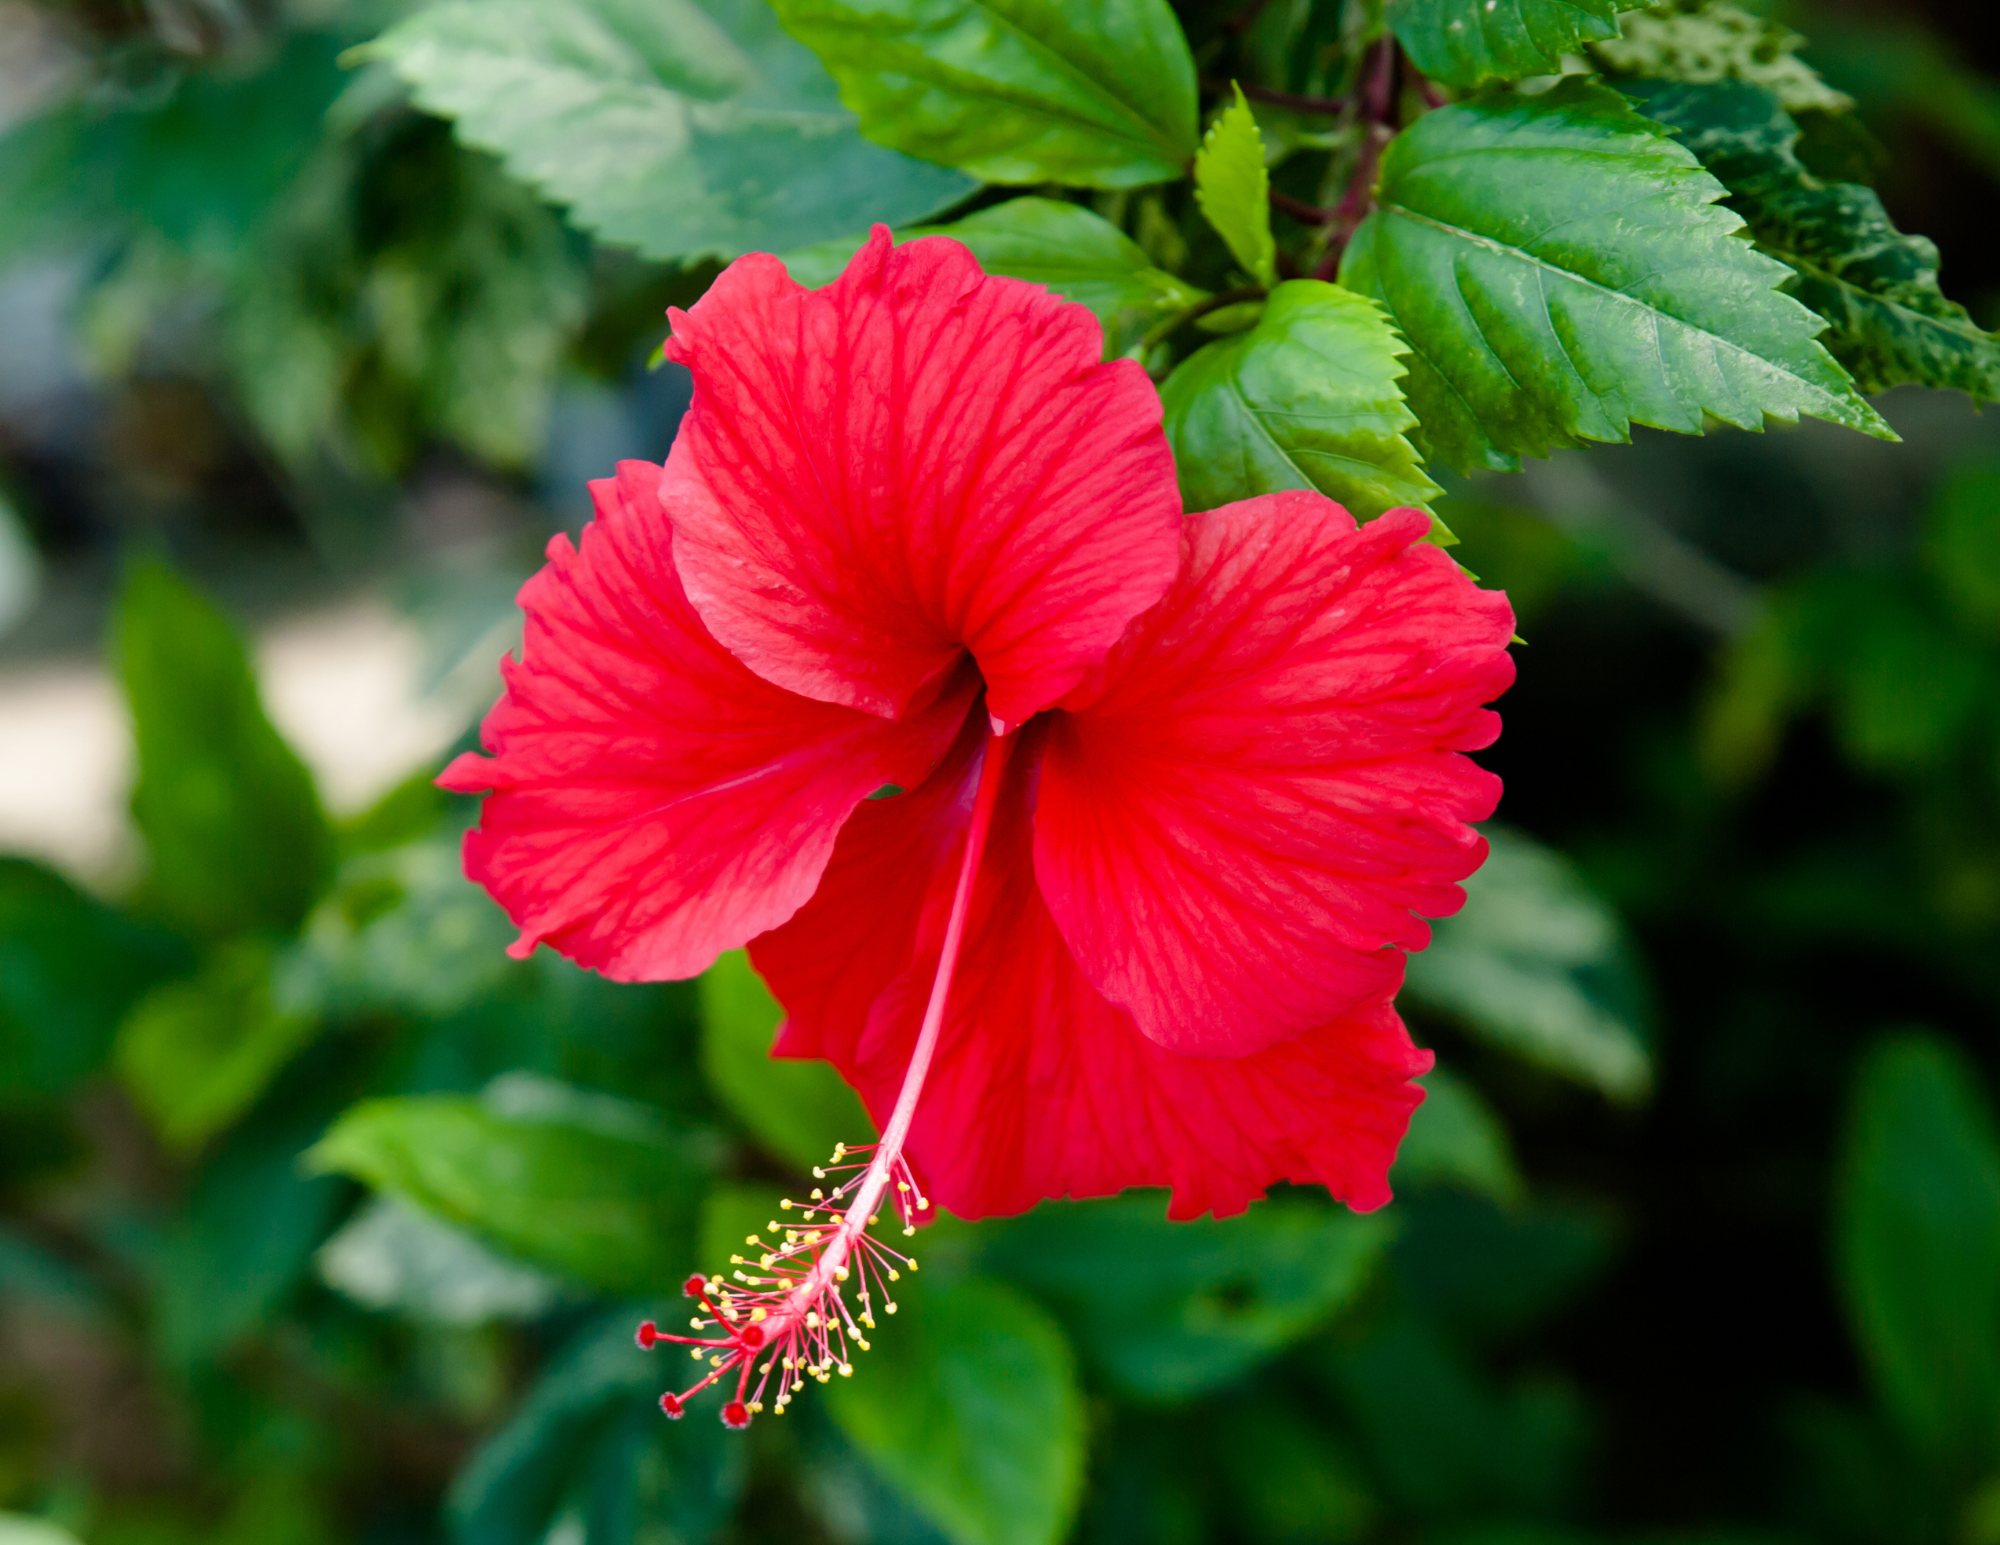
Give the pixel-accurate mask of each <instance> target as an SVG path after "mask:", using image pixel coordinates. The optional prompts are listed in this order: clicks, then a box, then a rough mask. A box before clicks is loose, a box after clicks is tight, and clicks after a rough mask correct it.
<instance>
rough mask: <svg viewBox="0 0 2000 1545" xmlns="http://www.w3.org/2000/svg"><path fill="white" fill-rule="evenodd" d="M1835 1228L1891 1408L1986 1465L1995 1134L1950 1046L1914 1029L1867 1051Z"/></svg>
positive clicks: (1930, 1437) (1999, 1202)
mask: <svg viewBox="0 0 2000 1545" xmlns="http://www.w3.org/2000/svg"><path fill="white" fill-rule="evenodd" d="M1834 1238H1835V1253H1836V1259H1837V1261H1838V1263H1839V1274H1840V1286H1841V1288H1842V1290H1843V1292H1844V1294H1845V1297H1846V1300H1847V1309H1848V1315H1849V1318H1850V1320H1851V1321H1852V1323H1853V1326H1854V1333H1855V1337H1856V1339H1857V1340H1858V1341H1859V1342H1860V1344H1861V1352H1862V1356H1863V1358H1864V1359H1865V1361H1866V1363H1867V1366H1868V1370H1869V1372H1870V1374H1871V1375H1872V1376H1873V1379H1874V1382H1875V1386H1876V1388H1877V1389H1878V1390H1879V1391H1880V1393H1881V1397H1882V1402H1883V1404H1884V1405H1885V1406H1886V1407H1887V1408H1888V1410H1889V1414H1890V1415H1891V1416H1892V1417H1893V1418H1894V1419H1895V1421H1896V1422H1897V1424H1898V1425H1899V1426H1900V1427H1901V1428H1902V1430H1903V1433H1904V1435H1905V1437H1907V1438H1908V1439H1909V1441H1910V1442H1911V1443H1912V1444H1913V1445H1914V1446H1915V1447H1916V1448H1917V1449H1918V1450H1919V1451H1920V1452H1922V1453H1924V1454H1926V1455H1928V1456H1930V1457H1932V1458H1934V1459H1937V1460H1941V1461H1943V1462H1944V1463H1946V1464H1947V1465H1950V1466H1953V1467H1955V1468H1959V1469H1961V1471H1962V1473H1966V1474H1976V1473H1980V1472H1983V1471H1986V1470H1989V1469H1990V1468H1991V1466H1992V1464H1993V1461H1994V1457H1995V1452H1994V1451H1995V1447H1996V1434H2000V1316H1996V1315H1995V1314H1994V1312H1993V1306H1994V1304H1996V1303H2000V1134H1996V1132H1995V1129H1994V1121H1993V1111H1992V1106H1991V1104H1990V1102H1989V1101H1988V1099H1987V1096H1986V1094H1985V1093H1984V1091H1983V1090H1982V1089H1981V1087H1980V1080H1979V1076H1978V1074H1977V1072H1975V1070H1974V1069H1973V1067H1972V1065H1971V1064H1970V1063H1969V1062H1968V1061H1967V1060H1966V1058H1965V1057H1964V1055H1963V1054H1962V1053H1960V1052H1959V1051H1958V1050H1957V1049H1956V1048H1954V1047H1952V1046H1950V1045H1949V1044H1947V1043H1945V1042H1944V1041H1942V1040H1939V1039H1938V1038H1936V1037H1934V1036H1929V1035H1914V1034H1906V1035H1899V1036H1895V1037H1892V1038H1889V1039H1887V1040H1884V1041H1882V1042H1881V1043H1879V1044H1878V1045H1876V1046H1875V1047H1874V1048H1873V1049H1872V1050H1871V1051H1870V1052H1869V1054H1868V1055H1867V1056H1866V1057H1864V1058H1863V1059H1862V1063H1861V1067H1860V1070H1859V1072H1858V1073H1857V1075H1856V1079H1855V1093H1854V1107H1853V1113H1852V1116H1851V1118H1850V1121H1849V1126H1848V1133H1847V1143H1846V1149H1845V1152H1844V1153H1843V1155H1842V1159H1841V1179H1840V1184H1839V1192H1838V1201H1837V1204H1836V1210H1835V1214H1834Z"/></svg>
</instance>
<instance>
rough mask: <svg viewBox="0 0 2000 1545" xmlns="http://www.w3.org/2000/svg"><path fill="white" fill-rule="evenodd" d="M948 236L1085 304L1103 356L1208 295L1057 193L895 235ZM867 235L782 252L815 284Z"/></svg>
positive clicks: (1011, 273)
mask: <svg viewBox="0 0 2000 1545" xmlns="http://www.w3.org/2000/svg"><path fill="white" fill-rule="evenodd" d="M919 236H949V237H951V238H952V240H954V241H959V242H963V243H964V244H965V245H966V247H967V248H968V249H969V250H970V251H971V253H972V255H973V256H974V257H976V258H977V259H979V266H980V267H981V268H983V269H985V270H986V271H987V272H988V273H989V274H1005V275H1007V276H1008V277H1009V278H1011V279H1025V280H1027V281H1028V282H1029V283H1030V284H1042V285H1047V286H1048V288H1049V289H1050V290H1052V291H1053V292H1054V293H1056V294H1057V295H1060V296H1062V298H1063V299H1064V300H1073V301H1075V302H1076V303H1077V304H1078V305H1080V306H1088V307H1089V308H1090V309H1091V311H1092V312H1094V313H1095V314H1096V317H1097V320H1098V323H1099V325H1101V326H1102V327H1103V329H1104V352H1105V354H1106V356H1107V357H1109V356H1114V355H1118V354H1122V353H1124V352H1125V350H1126V349H1128V348H1129V347H1131V345H1132V343H1133V342H1134V341H1135V340H1136V339H1137V338H1138V337H1139V336H1140V335H1141V334H1142V333H1144V332H1145V331H1146V329H1147V328H1148V327H1150V326H1152V324H1153V323H1154V322H1156V321H1158V320H1160V319H1161V318H1162V317H1167V316H1171V315H1173V314H1174V313H1175V312H1179V311H1185V310H1186V309H1187V308H1188V307H1190V306H1192V305H1194V304H1195V303H1196V302H1198V301H1201V300H1205V299H1207V297H1208V292H1207V291H1206V290H1199V289H1196V288H1195V287H1194V286H1193V285H1191V284H1189V283H1187V281H1186V280H1184V279H1179V278H1176V277H1175V276H1174V275H1172V274H1170V273H1167V272H1166V271H1165V270H1163V269H1159V268H1155V267H1154V266H1153V263H1152V260H1151V259H1150V258H1148V257H1147V256H1146V254H1145V252H1144V251H1143V250H1141V248H1140V246H1139V244H1138V243H1137V242H1135V241H1133V240H1132V238H1131V237H1129V236H1127V235H1126V234H1125V233H1124V232H1123V231H1121V230H1119V229H1118V227H1117V226H1115V225H1113V224H1112V223H1111V222H1110V221H1109V220H1106V219H1105V218H1104V217H1103V216H1102V215H1097V214H1093V213H1092V212H1091V211H1090V210H1088V209H1085V208H1083V207H1082V206H1081V205H1078V204H1066V203H1063V202H1062V201H1061V200H1059V199H1046V198H1034V197H1024V198H1017V199H1009V200H1008V201H1007V202H1006V203H1004V204H996V205H994V206H993V207H992V208H991V209H982V210H980V211H979V212H978V213H976V214H970V215H967V216H966V217H965V218H964V219H963V220H959V221H956V222H954V223H953V224H951V225H920V226H915V227H912V228H911V229H909V230H904V231H898V232H897V233H896V240H897V241H899V242H903V241H912V240H915V239H916V238H917V237H919ZM866 239H867V238H866V237H862V236H852V235H850V236H843V237H841V238H840V239H838V240H836V241H828V242H821V243H819V244H817V245H815V246H812V247H805V248H801V249H799V250H798V251H795V252H788V253H786V254H785V267H786V268H787V269H788V270H790V272H791V275H792V278H793V279H795V280H797V281H798V282H799V283H800V284H803V285H809V286H812V287H814V288H817V287H819V286H820V285H823V284H830V283H832V282H833V281H834V280H835V279H837V278H839V277H840V272H841V270H842V269H843V268H845V267H846V266H847V261H848V259H849V258H851V257H853V256H854V254H855V253H856V252H858V251H859V250H860V249H861V243H862V242H863V241H865V240H866Z"/></svg>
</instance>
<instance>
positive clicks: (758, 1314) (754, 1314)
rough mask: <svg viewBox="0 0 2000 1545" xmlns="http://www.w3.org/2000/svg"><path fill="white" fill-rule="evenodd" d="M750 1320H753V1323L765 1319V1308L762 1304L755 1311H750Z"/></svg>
mask: <svg viewBox="0 0 2000 1545" xmlns="http://www.w3.org/2000/svg"><path fill="white" fill-rule="evenodd" d="M750 1318H751V1320H752V1321H756V1320H761V1319H763V1318H764V1306H763V1305H762V1304H759V1305H758V1306H757V1307H756V1308H755V1309H752V1310H751V1311H750Z"/></svg>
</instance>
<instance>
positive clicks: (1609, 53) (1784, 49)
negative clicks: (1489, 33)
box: [1589, 0, 1854, 170]
mask: <svg viewBox="0 0 2000 1545" xmlns="http://www.w3.org/2000/svg"><path fill="white" fill-rule="evenodd" d="M1805 41H1806V40H1805V39H1804V38H1803V37H1801V36H1800V35H1799V34H1798V33H1796V32H1794V31H1792V30H1791V29H1790V28H1789V27H1787V26H1785V25H1784V24H1783V23H1781V22H1777V21H1773V20H1772V19H1771V18H1770V17H1768V16H1756V15H1752V14H1751V13H1750V12H1748V11H1743V10H1738V9H1737V8H1736V7H1735V6H1733V5H1723V4H1717V3H1714V0H1665V3H1662V4H1655V5H1650V6H1647V7H1645V8H1644V9H1642V10H1635V11H1627V12H1626V13H1625V14H1624V16H1622V17H1621V18H1619V36H1617V37H1615V38H1606V39H1604V40H1602V41H1600V42H1593V43H1591V44H1590V45H1589V51H1590V57H1591V58H1592V60H1594V61H1595V62H1596V63H1597V64H1598V65H1600V66H1602V67H1603V69H1604V70H1605V71H1606V73H1608V74H1610V75H1614V76H1636V77H1640V78H1643V79H1647V80H1657V81H1690V82H1695V83H1700V84H1709V83H1712V82H1715V81H1725V80H1729V81H1744V82H1746V83H1748V84H1749V85H1752V86H1761V87H1762V88H1763V89H1764V90H1766V91H1768V92H1770V93H1771V94H1772V95H1773V96H1775V97H1776V98H1777V99H1778V101H1779V103H1780V104H1781V105H1782V106H1783V107H1784V109H1785V111H1786V112H1790V113H1798V112H1805V111H1808V110H1812V111H1818V112H1825V113H1838V112H1845V111H1846V110H1848V109H1849V108H1851V107H1853V106H1854V101H1853V99H1852V98H1851V97H1849V96H1847V95H1846V93H1844V92H1840V91H1835V90H1834V89H1833V88H1832V87H1831V86H1829V85H1828V84H1827V83H1826V82H1825V81H1823V80H1821V79H1820V77H1819V72H1818V71H1817V70H1815V69H1814V68H1813V67H1812V66H1811V65H1809V64H1807V63H1806V62H1805V60H1803V59H1801V58H1800V57H1799V50H1800V49H1801V48H1803V47H1804V46H1805ZM1711 170H1713V168H1711Z"/></svg>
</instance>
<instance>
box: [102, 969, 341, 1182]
mask: <svg viewBox="0 0 2000 1545" xmlns="http://www.w3.org/2000/svg"><path fill="white" fill-rule="evenodd" d="M271 960H272V956H271V951H270V949H269V947H268V946H266V945H263V944H260V943H256V942H248V941H246V942H243V943H239V944H235V945H232V946H230V947H229V948H227V949H225V950H223V951H221V952H220V953H219V954H218V955H217V956H216V957H215V958H214V959H213V960H211V961H210V962H209V963H208V964H207V965H206V966H204V967H203V968H202V971H201V974H200V975H198V976H196V977H195V978H194V979H193V980H191V981H186V982H169V983H167V984H166V985H165V986H163V987H156V988H154V989H153V991H152V992H150V993H148V994H147V995H146V997H145V998H143V999H141V1000H140V1002H139V1003H138V1005H137V1006H136V1007H135V1008H134V1009H133V1010H132V1012H131V1014H130V1015H129V1016H128V1017H127V1018H126V1020H125V1023H124V1024H123V1025H121V1026H120V1027H119V1030H118V1044H117V1047H116V1051H115V1058H116V1061H117V1064H118V1073H119V1076H120V1078H121V1079H122V1080H123V1081H124V1084H125V1088H126V1090H127V1091H128V1092H129V1093H130V1094H131V1096H132V1100H133V1103H134V1104H136V1105H137V1106H138V1107H139V1108H140V1109H141V1110H143V1111H144V1112H146V1114H147V1115H148V1116H150V1117H151V1118H152V1120H153V1125H154V1126H155V1127H156V1128H157V1129H158V1131H159V1133H160V1136H161V1137H162V1138H164V1139H165V1140H166V1143H167V1146H168V1147H170V1148H177V1149H188V1148H196V1147H199V1146H200V1145H201V1144H202V1143H204V1142H206V1141H207V1140H208V1139H209V1138H210V1137H212V1136H214V1135H215V1134H216V1133H217V1132H220V1131H222V1130H223V1129H224V1128H225V1127H227V1126H229V1125H230V1124H231V1123H232V1122H234V1121H235V1120H236V1119H237V1117H239V1116H241V1115H242V1114H243V1113H244V1112H245V1111H247V1110H248V1109H249V1108H250V1107H251V1106H252V1105H253V1104H254V1103H255V1102H256V1100H257V1097H258V1096H259V1095H260V1094H262V1093H263V1092H264V1090H265V1088H266V1087H267V1086H268V1085H269V1084H270V1082H271V1080H272V1079H274V1078H276V1077H277V1076H278V1074H279V1072H280V1071H281V1070H282V1069H283V1068H284V1066H285V1064H286V1063H288V1062H290V1061H291V1060H292V1058H293V1057H294V1056H296V1055H297V1054H298V1053H299V1052H300V1051H302V1050H303V1049H304V1048H305V1046H306V1045H307V1043H308V1042H310V1041H311V1040H312V1039H313V1037H314V1036H315V1035H317V1034H318V1033H319V1025H318V1023H317V1022H316V1021H314V1020H313V1019H311V1018H308V1017H306V1016H303V1015H298V1014H287V1013H284V1012H283V1011H281V1010H280V1009H278V1008H277V1007H276V1006H275V1005H274V1004H273V1003H272V1001H271Z"/></svg>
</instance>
